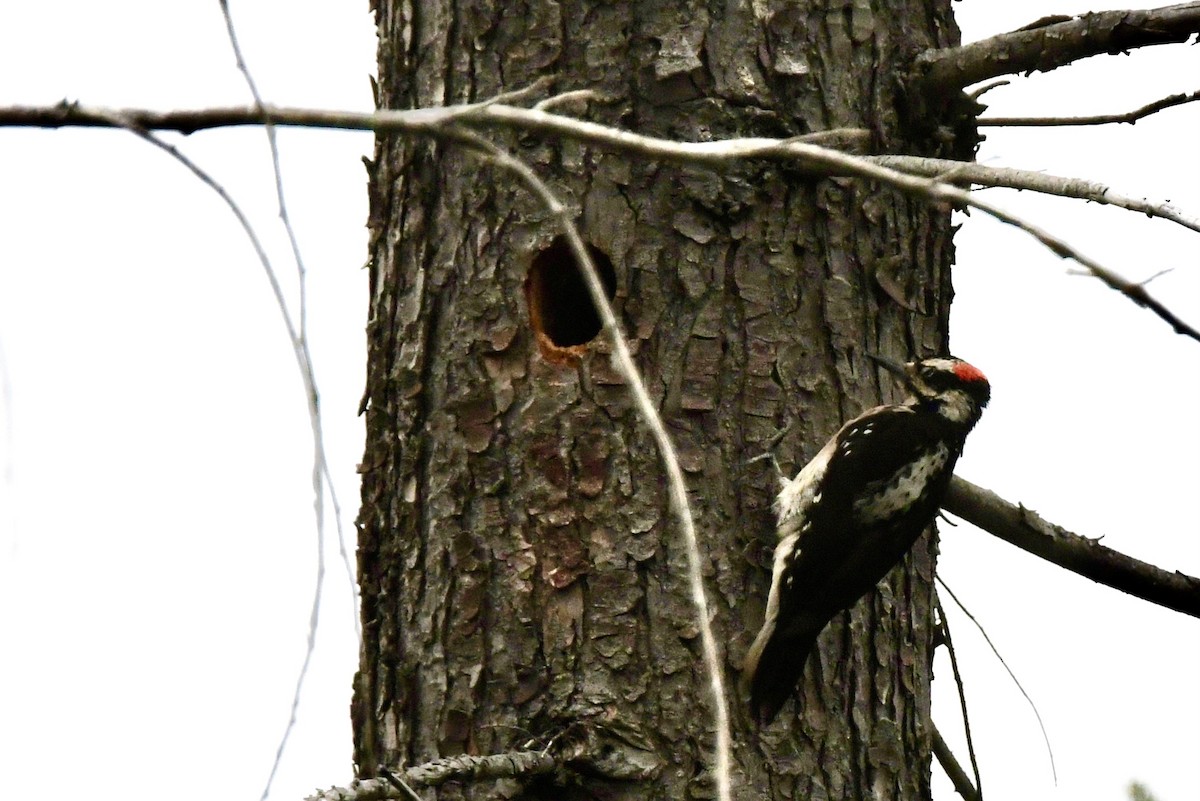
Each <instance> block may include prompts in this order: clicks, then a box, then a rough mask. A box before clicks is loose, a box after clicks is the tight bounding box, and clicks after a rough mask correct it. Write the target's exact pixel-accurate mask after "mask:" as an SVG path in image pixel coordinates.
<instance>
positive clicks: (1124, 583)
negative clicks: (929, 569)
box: [942, 476, 1200, 617]
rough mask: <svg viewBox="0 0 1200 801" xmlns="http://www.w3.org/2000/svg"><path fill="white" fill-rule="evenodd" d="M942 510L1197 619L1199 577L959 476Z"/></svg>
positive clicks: (1101, 581)
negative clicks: (1121, 549) (1077, 530)
mask: <svg viewBox="0 0 1200 801" xmlns="http://www.w3.org/2000/svg"><path fill="white" fill-rule="evenodd" d="M942 508H944V509H945V510H946V511H947V512H950V513H951V514H954V515H957V516H959V517H961V518H962V519H963V520H966V521H967V522H969V523H974V524H975V525H976V526H979V527H980V528H981V529H983V530H984V531H987V532H988V533H990V534H994V535H996V536H997V537H999V538H1000V539H1002V540H1004V541H1005V542H1008V543H1011V544H1013V545H1015V546H1017V547H1018V548H1020V549H1022V550H1024V551H1029V553H1031V554H1034V555H1035V556H1040V557H1042V558H1043V559H1045V560H1046V561H1048V562H1053V563H1054V564H1056V565H1058V566H1059V567H1065V568H1066V569H1067V570H1070V571H1072V572H1074V573H1078V574H1079V575H1081V576H1084V577H1086V578H1090V579H1091V580H1092V581H1095V582H1097V583H1099V584H1105V585H1107V586H1109V587H1112V588H1114V589H1118V590H1121V591H1122V592H1126V593H1129V594H1130V595H1134V596H1136V597H1138V598H1141V599H1143V600H1146V601H1149V602H1150V603H1153V604H1158V605H1159V606H1165V607H1166V608H1168V609H1174V610H1175V611H1176V612H1183V613H1184V614H1185V615H1191V616H1192V617H1200V579H1197V578H1194V577H1192V576H1189V575H1186V574H1184V573H1180V572H1178V571H1176V572H1174V573H1172V572H1169V571H1166V570H1163V569H1162V568H1159V567H1155V566H1154V565H1151V564H1147V563H1146V562H1142V561H1139V560H1137V559H1134V558H1133V557H1131V556H1126V555H1124V554H1122V553H1118V552H1117V551H1114V550H1113V549H1112V548H1108V547H1105V546H1103V545H1101V544H1100V543H1099V542H1098V541H1097V540H1093V539H1089V538H1087V537H1081V536H1080V535H1078V534H1074V533H1072V532H1070V531H1067V530H1066V529H1064V528H1061V527H1059V526H1056V525H1054V524H1052V523H1049V522H1047V521H1045V520H1043V519H1042V518H1041V517H1039V516H1038V515H1037V514H1036V513H1035V512H1033V511H1031V510H1029V509H1026V508H1025V507H1024V506H1019V505H1016V506H1014V505H1013V504H1011V503H1009V502H1008V501H1005V500H1003V499H1002V498H1000V497H998V496H996V495H995V494H994V493H992V492H989V491H988V490H985V489H983V488H982V487H977V486H976V485H974V484H972V483H971V482H969V481H965V480H963V479H961V478H959V477H958V476H955V477H954V478H953V480H951V482H950V491H949V492H947V493H946V499H945V501H943V503H942Z"/></svg>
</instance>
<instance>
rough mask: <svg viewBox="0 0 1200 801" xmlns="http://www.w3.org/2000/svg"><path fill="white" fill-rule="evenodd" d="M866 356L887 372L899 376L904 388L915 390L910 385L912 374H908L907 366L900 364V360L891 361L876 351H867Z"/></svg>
mask: <svg viewBox="0 0 1200 801" xmlns="http://www.w3.org/2000/svg"><path fill="white" fill-rule="evenodd" d="M867 358H869V359H870V360H871V361H873V362H875V363H876V364H878V365H879V366H880V367H882V368H883V369H885V370H887V371H888V372H889V373H894V374H895V375H896V377H897V378H899V379H900V381H901V382H902V383H903V384H904V386H905V388H906V389H909V390H913V391H915V389H914V387H913V385H912V375H910V374H909V372H908V368H907V367H906V366H905V365H903V364H900V362H895V361H892V360H891V359H889V358H887V357H885V356H880V355H879V354H877V353H868V354H867Z"/></svg>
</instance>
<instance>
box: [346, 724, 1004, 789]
mask: <svg viewBox="0 0 1200 801" xmlns="http://www.w3.org/2000/svg"><path fill="white" fill-rule="evenodd" d="M931 728H932V729H933V737H932V742H933V755H934V756H935V757H936V758H937V761H938V764H939V765H941V766H942V770H944V771H945V772H946V776H948V777H949V778H950V783H951V784H953V785H954V789H955V790H956V791H957V792H958V794H959V795H961V796H962V797H963V801H982V797H981V796H980V795H979V793H977V792H976V791H975V787H974V785H972V784H971V777H970V776H968V775H967V772H966V771H965V770H963V769H962V765H960V764H958V760H957V759H955V758H954V752H953V751H951V750H950V746H948V745H946V741H945V740H943V739H942V733H941V732H940V731H938V730H937V726H933V727H931ZM329 801H349V800H348V799H329Z"/></svg>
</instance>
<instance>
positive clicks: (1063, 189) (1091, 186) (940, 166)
mask: <svg viewBox="0 0 1200 801" xmlns="http://www.w3.org/2000/svg"><path fill="white" fill-rule="evenodd" d="M864 158H866V159H867V160H868V161H872V162H874V163H876V164H881V165H883V166H884V167H891V168H892V169H894V170H900V171H901V172H907V173H910V174H912V175H924V176H925V177H927V178H939V177H943V176H944V177H945V179H946V180H949V181H953V182H954V183H972V184H976V185H978V186H996V187H1004V188H1006V189H1028V190H1029V191H1031V192H1041V193H1042V194H1046V195H1058V196H1059V197H1071V198H1077V199H1079V200H1087V201H1090V202H1092V203H1100V204H1101V205H1106V206H1117V207H1118V208H1122V209H1128V210H1129V211H1134V212H1137V213H1138V214H1145V215H1146V216H1147V217H1161V218H1162V219H1164V220H1170V221H1171V222H1173V223H1178V224H1179V225H1182V226H1183V227H1184V228H1190V229H1191V230H1193V231H1196V232H1197V233H1200V219H1197V218H1195V217H1190V216H1188V215H1186V214H1184V213H1183V212H1181V211H1180V210H1179V209H1177V208H1175V207H1174V206H1172V205H1171V204H1170V203H1151V202H1150V201H1148V200H1146V199H1145V198H1143V199H1141V200H1138V199H1137V198H1133V197H1129V196H1128V195H1119V194H1117V193H1116V192H1114V191H1112V189H1111V188H1109V187H1108V186H1107V185H1105V184H1102V183H1100V182H1099V181H1088V180H1086V179H1083V178H1067V177H1064V176H1060V175H1047V174H1046V173H1044V172H1034V171H1033V170H1014V169H1011V168H1009V167H988V166H985V165H983V164H976V163H975V162H971V161H954V160H952V159H934V158H923V157H921V156H864Z"/></svg>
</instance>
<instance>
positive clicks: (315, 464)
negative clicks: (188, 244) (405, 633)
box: [218, 0, 362, 801]
mask: <svg viewBox="0 0 1200 801" xmlns="http://www.w3.org/2000/svg"><path fill="white" fill-rule="evenodd" d="M218 3H219V5H220V7H221V15H222V17H223V18H224V20H225V30H226V32H227V34H228V36H229V44H230V47H231V48H232V49H233V55H234V58H235V60H236V62H237V68H238V71H239V72H241V74H242V76H243V77H244V78H245V81H246V86H247V87H248V88H249V89H250V95H251V97H252V98H253V99H254V105H255V108H257V109H258V110H259V112H260V113H262V115H263V129H264V130H265V131H266V134H267V144H268V146H269V148H270V151H271V166H272V168H273V170H274V175H275V196H276V199H277V201H278V204H279V219H280V221H281V222H282V223H283V228H284V231H286V232H287V238H288V242H289V244H290V245H291V249H292V259H293V260H294V261H295V264H296V277H297V284H298V286H299V300H300V303H299V311H298V317H299V320H298V322H297V323H296V324H295V325H294V326H292V327H290V330H291V331H294V336H293V341H292V347H293V348H294V349H296V350H298V351H300V353H301V355H302V358H301V359H300V362H301V365H300V369H301V371H302V372H303V373H304V374H305V380H304V388H305V396H306V397H305V400H306V402H307V405H308V419H309V427H310V429H311V430H312V440H313V460H312V490H313V514H314V516H315V518H316V524H317V575H316V582H317V588H316V590H315V591H314V605H313V608H312V610H311V612H310V614H309V631H308V638H307V643H306V650H305V654H304V662H303V665H304V667H303V668H302V670H301V674H300V678H299V680H298V681H297V682H296V688H295V694H294V695H293V697H292V708H291V712H290V714H289V715H288V723H287V726H286V727H285V728H284V732H283V735H282V736H281V737H280V740H279V747H278V748H277V749H276V751H275V759H274V761H273V762H272V764H271V771H270V773H269V774H268V775H267V781H266V784H265V785H264V786H263V791H262V795H261V799H262V801H266V798H267V796H269V795H270V794H271V785H272V783H273V782H274V780H275V774H276V773H277V772H278V770H279V765H280V763H281V762H282V761H283V754H284V750H285V748H286V746H287V742H288V739H289V738H290V736H291V733H292V729H293V728H295V725H296V711H297V709H298V707H299V705H300V694H301V692H302V691H303V689H304V677H305V675H306V674H307V672H308V668H307V666H308V663H309V661H310V660H311V659H312V654H313V651H314V650H316V647H317V627H318V626H319V625H320V598H321V586H320V585H321V583H322V582H323V581H324V580H325V494H324V491H325V489H326V488H327V489H328V492H329V498H330V501H331V502H332V504H333V511H334V525H335V528H336V530H337V539H338V553H339V554H340V556H341V559H342V564H343V565H344V567H345V570H346V578H347V584H348V586H349V589H350V598H351V603H350V615H351V619H352V626H353V629H354V633H355V637H356V638H357V639H358V640H359V642H360V643H361V640H362V632H361V629H360V628H359V618H358V614H357V612H358V585H357V583H356V582H355V580H354V568H353V567H352V566H351V564H350V555H349V552H348V551H347V549H346V535H345V530H344V529H343V527H342V518H341V504H340V503H338V499H337V490H336V489H335V487H334V485H333V478H332V475H331V473H330V471H329V465H328V461H327V460H326V458H325V436H324V431H323V427H322V424H321V406H320V395H319V393H318V390H317V379H316V375H315V371H314V369H313V364H312V353H311V351H310V350H309V347H308V280H307V270H306V269H305V266H304V257H303V255H302V254H301V252H300V242H299V240H298V239H297V237H296V231H295V228H293V226H292V220H291V217H290V215H289V214H288V209H287V200H286V198H285V195H284V191H283V170H282V169H281V168H280V165H279V144H278V141H277V140H276V136H275V125H274V124H273V123H272V122H271V118H270V113H269V112H268V110H267V105H266V104H265V103H264V102H263V99H262V95H261V94H259V91H258V86H257V84H256V83H255V82H254V76H253V75H251V73H250V68H249V66H247V64H246V59H245V57H244V56H243V55H242V49H241V46H240V45H239V44H238V38H237V31H236V29H235V27H234V24H233V16H232V14H231V13H230V11H229V2H228V0H218ZM278 298H279V300H280V303H283V301H282V297H281V296H278ZM281 311H282V313H283V315H284V316H285V317H289V318H290V312H289V311H288V309H287V306H286V304H283V306H282V308H281Z"/></svg>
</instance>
